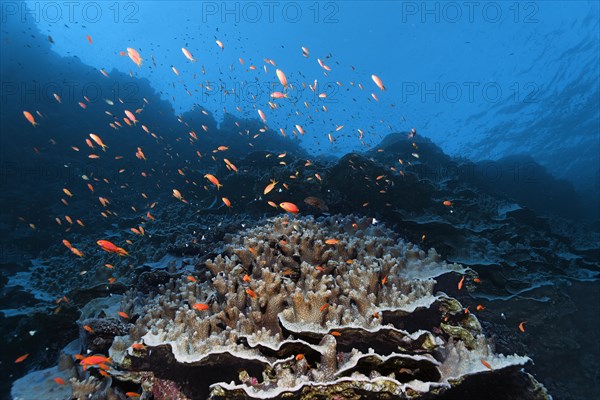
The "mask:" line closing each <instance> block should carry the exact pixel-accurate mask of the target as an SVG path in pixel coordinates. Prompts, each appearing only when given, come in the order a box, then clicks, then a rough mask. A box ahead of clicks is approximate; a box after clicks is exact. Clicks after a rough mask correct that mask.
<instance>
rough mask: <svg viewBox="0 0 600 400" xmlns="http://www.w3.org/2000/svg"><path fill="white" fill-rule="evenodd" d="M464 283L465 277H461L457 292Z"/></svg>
mask: <svg viewBox="0 0 600 400" xmlns="http://www.w3.org/2000/svg"><path fill="white" fill-rule="evenodd" d="M464 282H465V277H464V276H463V277H462V278H461V279H460V281H459V282H458V290H461V289H462V287H463V283H464Z"/></svg>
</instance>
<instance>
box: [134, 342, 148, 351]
mask: <svg viewBox="0 0 600 400" xmlns="http://www.w3.org/2000/svg"><path fill="white" fill-rule="evenodd" d="M131 348H132V349H134V350H143V349H145V348H146V346H144V344H143V343H134V344H132V345H131Z"/></svg>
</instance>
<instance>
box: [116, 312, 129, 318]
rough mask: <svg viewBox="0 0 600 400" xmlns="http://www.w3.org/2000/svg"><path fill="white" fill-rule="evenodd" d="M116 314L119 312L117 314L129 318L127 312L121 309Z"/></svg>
mask: <svg viewBox="0 0 600 400" xmlns="http://www.w3.org/2000/svg"><path fill="white" fill-rule="evenodd" d="M117 314H119V316H120V317H122V318H125V319H129V315H127V313H124V312H123V311H119V312H118V313H117Z"/></svg>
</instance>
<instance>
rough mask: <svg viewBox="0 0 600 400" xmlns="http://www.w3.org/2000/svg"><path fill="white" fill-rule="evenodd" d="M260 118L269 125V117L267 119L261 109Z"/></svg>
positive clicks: (259, 111)
mask: <svg viewBox="0 0 600 400" xmlns="http://www.w3.org/2000/svg"><path fill="white" fill-rule="evenodd" d="M258 116H259V117H260V119H261V120H262V121H263V122H264V123H265V124H266V123H267V117H265V113H264V112H263V111H262V110H260V109H259V110H258Z"/></svg>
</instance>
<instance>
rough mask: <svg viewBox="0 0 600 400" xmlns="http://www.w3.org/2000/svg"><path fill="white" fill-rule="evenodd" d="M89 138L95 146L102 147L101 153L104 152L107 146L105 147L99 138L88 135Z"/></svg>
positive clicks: (94, 135) (91, 134)
mask: <svg viewBox="0 0 600 400" xmlns="http://www.w3.org/2000/svg"><path fill="white" fill-rule="evenodd" d="M90 137H91V138H92V140H93V141H94V142H96V144H97V145H98V146H100V147H102V151H106V148H107V147H108V146H107V145H105V144H104V143H103V142H102V139H100V136H98V135H96V134H94V133H90Z"/></svg>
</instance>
